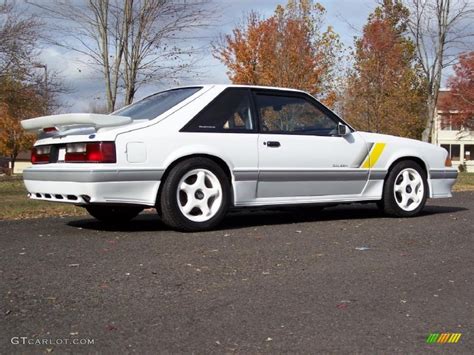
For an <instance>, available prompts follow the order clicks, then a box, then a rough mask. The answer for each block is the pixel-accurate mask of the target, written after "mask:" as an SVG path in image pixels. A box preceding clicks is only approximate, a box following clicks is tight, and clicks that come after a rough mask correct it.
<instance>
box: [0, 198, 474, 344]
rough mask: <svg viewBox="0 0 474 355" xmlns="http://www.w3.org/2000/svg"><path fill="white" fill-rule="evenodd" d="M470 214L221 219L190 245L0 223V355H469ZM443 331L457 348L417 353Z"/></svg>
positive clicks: (462, 205)
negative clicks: (456, 336) (455, 336)
mask: <svg viewBox="0 0 474 355" xmlns="http://www.w3.org/2000/svg"><path fill="white" fill-rule="evenodd" d="M473 210H474V192H462V193H456V194H455V197H454V198H452V199H446V200H431V201H430V202H429V205H428V207H427V208H426V210H425V213H424V214H423V215H422V216H421V217H418V218H412V219H395V218H385V217H383V216H382V215H381V214H380V213H379V212H378V210H377V209H376V208H375V205H373V204H367V205H350V206H338V207H332V208H327V209H325V210H324V211H322V212H317V211H316V210H315V209H313V208H310V207H309V208H301V209H288V210H252V211H235V212H233V213H232V214H231V215H230V216H229V217H227V218H226V220H225V221H224V224H223V225H222V227H221V228H220V229H219V230H216V231H211V232H205V233H190V234H183V233H178V232H174V231H170V230H167V229H166V228H165V227H164V225H163V224H161V222H160V221H159V219H158V218H157V217H156V215H154V214H144V215H141V216H139V217H138V218H137V219H136V220H134V221H132V222H131V223H130V224H129V225H126V226H116V227H113V228H112V227H107V226H104V225H102V224H100V223H99V222H96V221H94V220H93V219H90V218H88V217H83V216H81V217H68V218H44V219H31V220H24V221H3V222H0V285H1V286H0V290H1V317H2V321H1V324H0V334H1V339H0V352H1V353H10V352H12V351H18V352H19V351H21V352H36V353H37V352H50V351H53V352H65V351H76V352H96V351H108V352H114V351H120V352H137V353H144V352H156V351H159V352H170V353H183V352H186V353H190V352H195V353H211V352H215V353H222V352H241V353H258V352H263V353H278V352H300V353H315V352H326V353H327V352H331V353H333V352H352V353H354V352H360V353H367V352H372V353H374V352H377V353H392V352H401V353H407V352H432V351H438V352H446V351H450V352H457V353H473V352H474V341H473V326H474V317H473V315H474V309H473V295H474V282H473V271H474V258H473V255H474V241H473V237H474V224H473V221H474V212H473ZM442 332H449V333H462V336H461V338H460V341H459V343H457V344H426V338H427V337H428V335H429V334H430V333H442ZM21 337H26V338H27V340H31V339H33V341H30V342H31V343H32V344H28V343H26V344H22V343H21V341H17V340H18V339H19V338H21ZM12 338H15V340H13V341H12ZM17 338H18V339H17ZM58 339H62V343H59V344H58ZM66 339H67V342H71V341H72V340H73V339H89V340H92V343H90V344H84V345H77V344H71V343H68V344H65V340H66ZM36 340H39V341H40V342H42V343H41V344H38V343H37V342H36ZM44 340H46V341H45V342H43V341H44ZM17 343H19V344H17Z"/></svg>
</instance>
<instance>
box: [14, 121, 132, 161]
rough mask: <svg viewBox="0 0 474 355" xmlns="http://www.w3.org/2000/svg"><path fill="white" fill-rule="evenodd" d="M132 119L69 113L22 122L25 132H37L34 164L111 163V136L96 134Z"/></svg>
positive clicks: (113, 159) (112, 145)
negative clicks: (99, 137)
mask: <svg viewBox="0 0 474 355" xmlns="http://www.w3.org/2000/svg"><path fill="white" fill-rule="evenodd" d="M132 122H134V121H133V120H132V119H131V118H130V117H125V116H113V115H102V114H91V113H72V114H62V115H53V116H43V117H37V118H32V119H28V120H23V121H21V125H22V126H23V128H24V129H25V130H27V131H32V132H37V133H38V141H37V142H36V144H35V147H34V148H33V149H32V159H31V160H32V163H33V164H48V163H61V162H72V163H81V162H84V163H92V162H94V163H114V162H115V159H116V158H115V145H114V142H113V141H114V135H113V136H110V135H107V134H106V135H105V136H104V134H101V135H100V136H101V139H98V136H96V134H95V133H97V132H98V131H99V130H100V131H109V132H110V130H112V129H114V128H116V127H120V126H126V125H130V124H131V123H132ZM135 122H136V121H135Z"/></svg>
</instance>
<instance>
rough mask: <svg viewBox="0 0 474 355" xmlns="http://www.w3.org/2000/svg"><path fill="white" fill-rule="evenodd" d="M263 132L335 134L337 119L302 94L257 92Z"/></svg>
mask: <svg viewBox="0 0 474 355" xmlns="http://www.w3.org/2000/svg"><path fill="white" fill-rule="evenodd" d="M255 96H256V105H257V110H258V113H259V116H260V125H261V130H262V132H263V133H277V134H278V133H281V134H285V133H286V134H305V135H318V136H331V135H335V134H336V133H337V122H336V121H335V120H334V119H332V118H330V117H329V116H328V115H326V114H325V113H324V112H323V111H321V110H320V109H319V108H318V107H316V106H315V105H314V104H313V103H311V102H309V101H308V100H306V99H304V98H302V97H298V96H281V95H271V94H260V93H257V94H256V95H255Z"/></svg>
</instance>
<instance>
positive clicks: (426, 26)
mask: <svg viewBox="0 0 474 355" xmlns="http://www.w3.org/2000/svg"><path fill="white" fill-rule="evenodd" d="M406 2H407V6H408V7H409V9H410V12H411V17H410V22H409V28H410V31H411V34H412V36H413V39H414V41H415V45H416V49H417V52H418V57H419V60H420V62H421V65H422V67H423V71H424V74H425V76H426V79H427V81H428V102H427V107H428V112H427V117H426V123H425V129H424V131H423V134H422V140H423V141H425V142H428V141H429V140H430V139H431V135H432V130H433V122H434V117H435V114H436V102H437V100H438V91H439V89H440V86H441V81H442V76H441V75H442V72H443V69H445V68H446V67H448V66H451V65H453V64H454V63H455V61H456V60H457V56H458V54H459V52H460V51H463V50H466V49H467V48H469V45H471V46H472V39H473V38H474V28H473V26H472V21H473V19H474V3H473V1H472V0H406Z"/></svg>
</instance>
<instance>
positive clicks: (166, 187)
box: [157, 157, 232, 232]
mask: <svg viewBox="0 0 474 355" xmlns="http://www.w3.org/2000/svg"><path fill="white" fill-rule="evenodd" d="M224 169H225V167H224V166H223V165H221V164H219V163H218V162H216V161H214V160H211V159H209V158H205V157H195V158H190V159H186V160H183V161H181V162H179V163H178V164H176V166H174V167H172V168H171V169H170V172H169V174H168V175H167V176H166V177H165V179H164V182H163V183H162V186H161V191H160V194H159V201H157V202H158V203H159V206H158V207H159V210H160V212H161V219H162V220H163V222H165V223H166V224H167V225H169V226H170V227H172V228H174V229H179V230H182V231H188V232H192V231H200V230H206V229H211V228H214V227H215V226H217V225H218V224H219V223H220V221H221V220H222V219H223V218H224V216H225V214H226V213H227V209H228V207H229V204H230V201H231V197H232V192H231V191H232V190H231V185H230V178H229V175H228V173H227V174H226V172H225V170H224Z"/></svg>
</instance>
